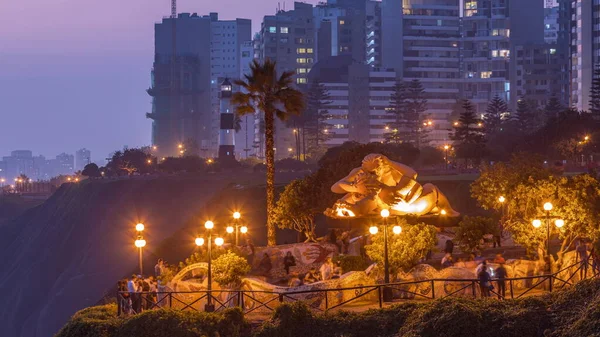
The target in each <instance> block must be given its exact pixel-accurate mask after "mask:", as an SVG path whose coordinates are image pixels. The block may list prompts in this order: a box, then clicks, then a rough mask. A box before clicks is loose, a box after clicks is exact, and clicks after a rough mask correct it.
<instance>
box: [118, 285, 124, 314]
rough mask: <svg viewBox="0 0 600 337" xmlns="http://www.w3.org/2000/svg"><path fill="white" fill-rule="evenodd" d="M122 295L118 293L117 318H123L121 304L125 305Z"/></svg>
mask: <svg viewBox="0 0 600 337" xmlns="http://www.w3.org/2000/svg"><path fill="white" fill-rule="evenodd" d="M122 297H123V296H122V295H121V293H120V292H119V291H117V316H121V310H122V309H121V304H122V303H123V300H122Z"/></svg>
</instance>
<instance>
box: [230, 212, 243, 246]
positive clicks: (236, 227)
mask: <svg viewBox="0 0 600 337" xmlns="http://www.w3.org/2000/svg"><path fill="white" fill-rule="evenodd" d="M241 217H242V215H241V214H240V212H233V226H228V227H227V233H229V234H231V233H233V232H235V245H236V246H239V245H240V232H241V233H242V234H246V233H248V227H246V226H240V224H239V220H240V218H241Z"/></svg>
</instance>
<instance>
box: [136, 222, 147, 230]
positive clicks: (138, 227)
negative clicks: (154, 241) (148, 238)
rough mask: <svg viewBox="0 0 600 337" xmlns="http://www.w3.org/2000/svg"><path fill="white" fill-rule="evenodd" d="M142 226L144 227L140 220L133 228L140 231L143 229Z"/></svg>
mask: <svg viewBox="0 0 600 337" xmlns="http://www.w3.org/2000/svg"><path fill="white" fill-rule="evenodd" d="M144 228H146V226H144V224H143V223H141V222H140V223H138V224H137V225H135V230H136V231H138V232H141V231H143V230H144Z"/></svg>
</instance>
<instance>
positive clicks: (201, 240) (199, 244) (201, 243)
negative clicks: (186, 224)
mask: <svg viewBox="0 0 600 337" xmlns="http://www.w3.org/2000/svg"><path fill="white" fill-rule="evenodd" d="M195 242H196V246H202V245H203V244H204V239H203V238H196V240H195Z"/></svg>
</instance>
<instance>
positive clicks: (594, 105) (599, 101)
mask: <svg viewBox="0 0 600 337" xmlns="http://www.w3.org/2000/svg"><path fill="white" fill-rule="evenodd" d="M590 112H591V113H592V116H593V117H594V118H600V65H596V67H595V69H594V76H593V78H592V89H591V90H590Z"/></svg>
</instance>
